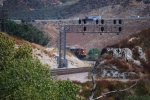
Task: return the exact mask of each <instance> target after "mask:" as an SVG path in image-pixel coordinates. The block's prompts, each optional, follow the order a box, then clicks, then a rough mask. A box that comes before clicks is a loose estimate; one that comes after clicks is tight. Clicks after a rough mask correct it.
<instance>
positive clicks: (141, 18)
mask: <svg viewBox="0 0 150 100" xmlns="http://www.w3.org/2000/svg"><path fill="white" fill-rule="evenodd" d="M101 19H104V20H114V19H124V20H144V19H150V17H139V18H130V17H129V18H101ZM101 19H99V20H101ZM77 20H78V19H48V20H38V19H35V20H34V22H55V21H77ZM14 21H16V22H21V20H14Z"/></svg>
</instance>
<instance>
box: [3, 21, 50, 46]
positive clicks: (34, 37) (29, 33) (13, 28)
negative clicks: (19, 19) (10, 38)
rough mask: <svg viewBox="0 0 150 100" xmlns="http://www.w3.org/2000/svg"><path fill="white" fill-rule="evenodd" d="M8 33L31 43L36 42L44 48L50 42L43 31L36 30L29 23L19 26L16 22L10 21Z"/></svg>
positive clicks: (7, 27) (7, 28)
mask: <svg viewBox="0 0 150 100" xmlns="http://www.w3.org/2000/svg"><path fill="white" fill-rule="evenodd" d="M6 31H7V33H8V34H9V35H15V36H18V37H20V38H22V39H25V40H27V41H29V42H34V43H37V44H40V45H42V46H45V45H47V43H48V42H49V41H50V39H49V38H48V36H46V35H45V34H44V33H43V32H42V31H40V30H38V29H36V28H35V27H34V26H33V25H31V24H28V23H21V24H17V23H15V22H14V21H8V22H7V26H6Z"/></svg>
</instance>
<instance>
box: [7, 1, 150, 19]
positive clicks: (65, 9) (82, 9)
mask: <svg viewBox="0 0 150 100" xmlns="http://www.w3.org/2000/svg"><path fill="white" fill-rule="evenodd" d="M8 1H9V0H8ZM62 1H63V0H52V1H48V0H45V1H40V0H34V1H32V2H29V0H26V1H22V2H21V1H16V2H14V0H11V1H10V2H11V3H10V2H6V1H5V3H4V4H5V8H6V9H7V10H8V12H9V14H8V15H9V17H10V18H14V19H15V18H17V19H28V18H32V19H64V18H72V17H77V16H81V17H84V16H89V15H101V16H102V17H126V16H130V15H140V16H147V15H149V14H148V12H149V11H150V9H149V7H148V4H143V3H142V2H137V1H136V0H123V1H121V0H113V1H111V0H92V1H91V0H86V1H83V0H75V1H74V0H71V1H69V0H68V2H64V3H62ZM66 1H67V0H66ZM14 5H15V6H14ZM18 8H19V9H18Z"/></svg>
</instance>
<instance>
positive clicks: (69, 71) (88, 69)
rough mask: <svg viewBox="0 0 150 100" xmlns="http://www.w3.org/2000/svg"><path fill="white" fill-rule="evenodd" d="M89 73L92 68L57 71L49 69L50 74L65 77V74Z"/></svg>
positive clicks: (60, 69)
mask: <svg viewBox="0 0 150 100" xmlns="http://www.w3.org/2000/svg"><path fill="white" fill-rule="evenodd" d="M90 71H92V67H81V68H58V69H51V74H57V75H65V74H73V73H82V72H90Z"/></svg>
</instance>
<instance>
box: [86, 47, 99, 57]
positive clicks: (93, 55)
mask: <svg viewBox="0 0 150 100" xmlns="http://www.w3.org/2000/svg"><path fill="white" fill-rule="evenodd" d="M95 54H98V56H99V55H100V50H99V49H97V48H93V49H91V50H89V52H88V56H89V57H88V58H89V59H94V58H95Z"/></svg>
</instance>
